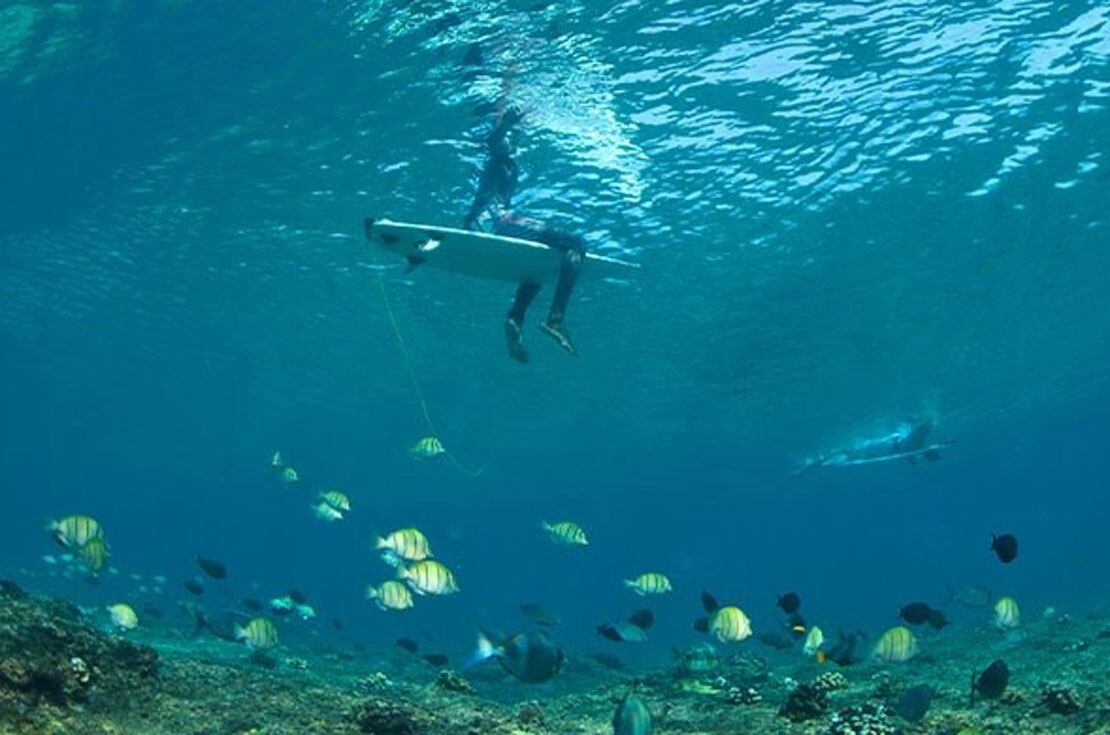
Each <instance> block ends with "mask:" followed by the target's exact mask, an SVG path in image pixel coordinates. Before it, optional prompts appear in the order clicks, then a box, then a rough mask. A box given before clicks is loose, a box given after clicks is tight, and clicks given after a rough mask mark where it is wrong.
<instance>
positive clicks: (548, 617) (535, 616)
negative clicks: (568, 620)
mask: <svg viewBox="0 0 1110 735" xmlns="http://www.w3.org/2000/svg"><path fill="white" fill-rule="evenodd" d="M520 611H521V612H522V613H524V615H525V617H527V618H528V619H529V620H531V621H532V622H533V623H535V624H536V625H546V626H548V627H551V628H553V627H555V626H556V625H558V624H559V623H560V622H561V621H560V620H559V618H558V617H556V616H555V615H554V614H552V613H551V612H550V611H549V610H547V609H546V608H544V607H543V606H542V605H540V604H538V603H535V602H526V603H524V604H523V605H521V606H520Z"/></svg>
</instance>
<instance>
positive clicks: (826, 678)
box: [813, 671, 848, 692]
mask: <svg viewBox="0 0 1110 735" xmlns="http://www.w3.org/2000/svg"><path fill="white" fill-rule="evenodd" d="M846 686H848V679H847V678H845V676H844V674H842V673H840V672H839V671H826V672H825V673H823V674H821V675H819V676H817V677H816V678H814V680H813V688H814V689H819V690H820V691H822V692H831V691H835V690H837V689H843V688H844V687H846Z"/></svg>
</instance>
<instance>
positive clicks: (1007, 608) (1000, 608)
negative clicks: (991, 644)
mask: <svg viewBox="0 0 1110 735" xmlns="http://www.w3.org/2000/svg"><path fill="white" fill-rule="evenodd" d="M994 625H995V627H996V628H999V629H1002V630H1011V629H1013V628H1016V627H1018V626H1019V625H1021V610H1019V609H1018V604H1017V603H1016V602H1014V598H1012V597H1003V598H1001V599H1000V600H999V601H998V602H996V603H994Z"/></svg>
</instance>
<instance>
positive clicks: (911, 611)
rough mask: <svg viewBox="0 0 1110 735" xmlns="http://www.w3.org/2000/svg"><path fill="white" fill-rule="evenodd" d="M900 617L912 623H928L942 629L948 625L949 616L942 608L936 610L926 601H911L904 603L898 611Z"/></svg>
mask: <svg viewBox="0 0 1110 735" xmlns="http://www.w3.org/2000/svg"><path fill="white" fill-rule="evenodd" d="M898 617H899V618H901V619H902V620H905V621H906V622H907V623H909V624H910V625H924V624H925V623H928V624H929V625H931V626H932V627H934V628H936V629H937V630H940V629H941V628H943V627H944V626H946V625H948V617H947V616H946V615H945V614H944V611H942V610H935V609H933V608H932V607H930V606H929V605H928V604H926V603H924V602H911V603H909V604H907V605H903V606H902V609H901V610H900V611H899V612H898Z"/></svg>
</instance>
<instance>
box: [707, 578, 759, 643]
mask: <svg viewBox="0 0 1110 735" xmlns="http://www.w3.org/2000/svg"><path fill="white" fill-rule="evenodd" d="M701 604H702V608H703V609H704V610H705V612H706V613H708V616H707V617H704V618H699V619H698V620H696V621H695V622H694V630H696V631H698V632H699V633H708V634H711V635H713V636H715V637H716V638H717V640H718V641H720V642H721V643H735V642H739V641H742V640H744V639H746V638H749V637H751V635H752V623H751V620H749V619H748V616H747V615H745V614H744V611H743V610H741V609H740V608H738V607H735V606H732V605H730V606H727V607H721V605H720V603H718V602H717V598H715V597H714V596H713V595H712V594H710V593H709V592H708V591H703V592H702V593H701Z"/></svg>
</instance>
